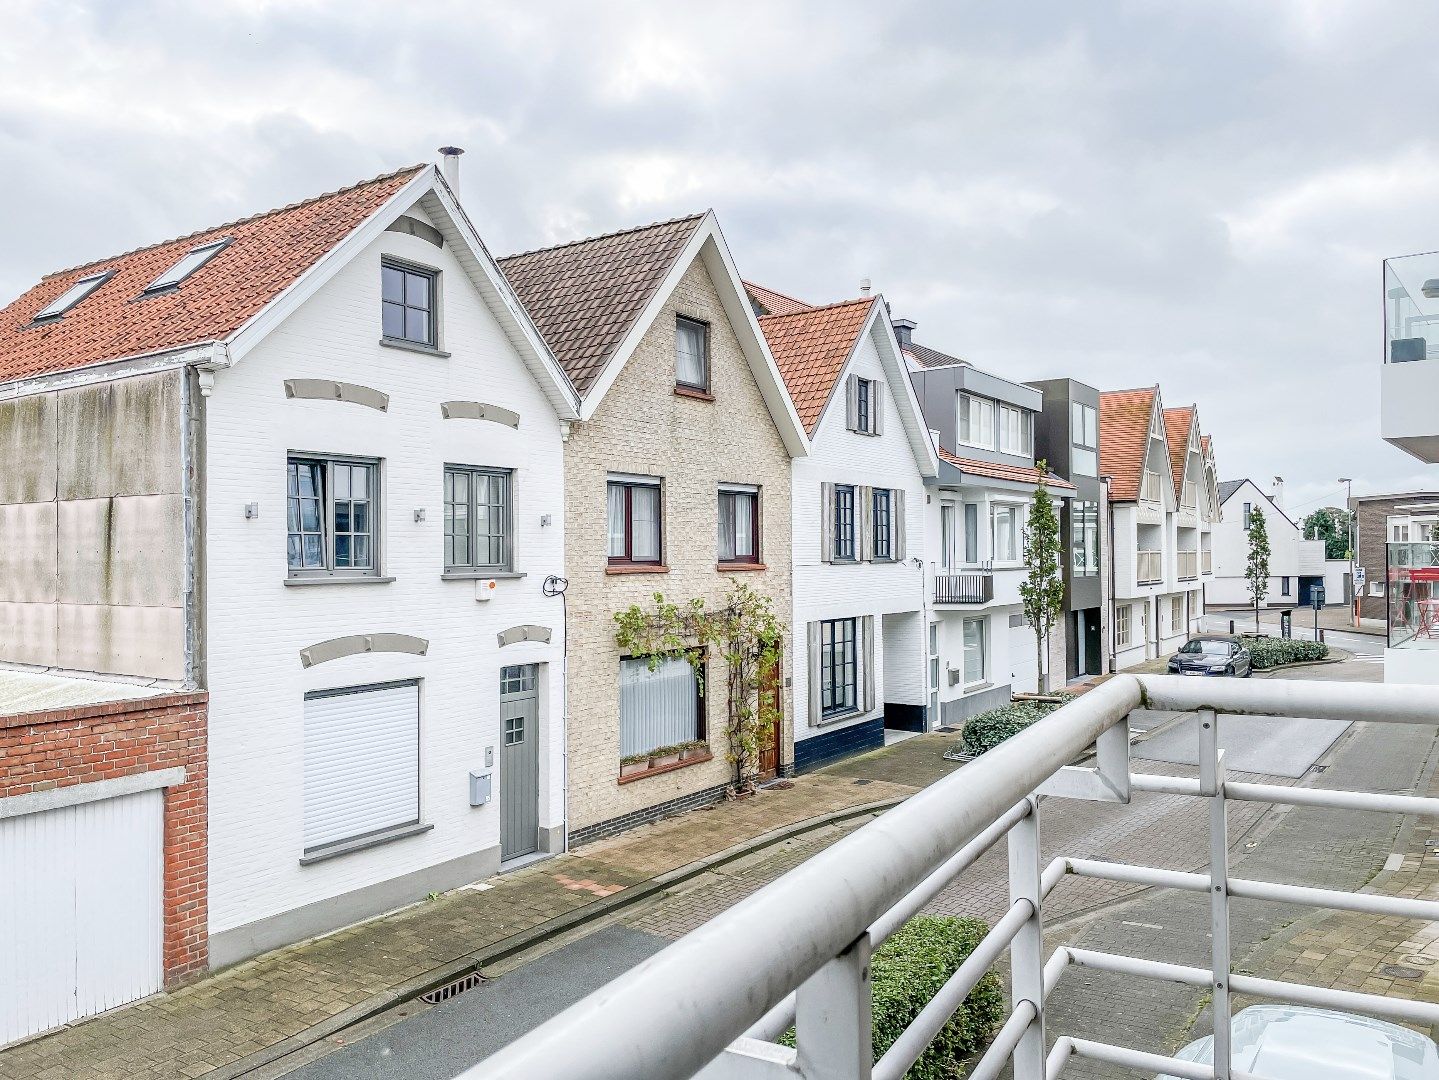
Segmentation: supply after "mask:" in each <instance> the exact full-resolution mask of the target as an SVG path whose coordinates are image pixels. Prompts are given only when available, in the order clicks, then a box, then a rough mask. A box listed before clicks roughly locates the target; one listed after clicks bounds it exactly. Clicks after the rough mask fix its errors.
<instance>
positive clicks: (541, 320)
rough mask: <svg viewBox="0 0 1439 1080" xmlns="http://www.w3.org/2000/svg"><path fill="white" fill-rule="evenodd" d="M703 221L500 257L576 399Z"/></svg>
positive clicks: (696, 217) (696, 218)
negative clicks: (574, 390)
mask: <svg viewBox="0 0 1439 1080" xmlns="http://www.w3.org/2000/svg"><path fill="white" fill-rule="evenodd" d="M704 219H705V215H704V214H691V215H689V216H688V217H682V218H674V219H673V220H671V221H661V222H657V223H655V224H653V225H642V226H640V227H638V228H634V229H625V230H623V231H621V232H612V233H605V234H604V235H602V236H591V237H588V238H586V239H583V240H575V241H572V242H570V243H568V244H560V245H559V246H558V247H551V248H541V249H538V250H535V251H526V252H521V253H520V254H517V255H507V256H505V257H504V258H502V259H500V260H499V263H500V269H502V270H503V271H504V272H505V277H507V278H509V281H510V285H511V286H512V287H513V288H514V290H515V292H516V293H517V294H518V295H519V297H520V301H521V302H522V303H523V304H524V305H525V307H526V309H528V311H529V313H530V318H531V319H532V320H533V321H534V324H535V326H536V327H538V328H539V331H540V333H541V334H542V335H543V336H544V339H545V342H546V343H547V344H548V345H549V347H550V349H551V350H552V351H553V352H554V354H555V356H556V358H558V360H559V362H560V364H561V365H562V366H563V367H564V369H565V372H566V374H568V375H569V377H570V381H571V382H573V383H574V384H575V388H576V389H577V390H579V392H580V394H581V396H584V395H587V394H588V393H589V392H590V391H591V390H592V389H593V388H594V386H595V383H596V382H597V381H598V379H599V377H600V374H601V372H603V371H604V369H605V367H606V366H607V365H608V364H609V362H610V360H611V359H612V358H613V357H614V355H615V352H616V350H617V349H618V348H619V346H620V343H621V342H622V341H623V340H624V338H625V335H626V334H627V333H628V332H629V330H630V329H631V328H632V327H633V326H634V325H635V323H636V322H637V321H638V320H639V318H640V315H641V314H642V313H643V312H644V310H645V308H646V307H647V306H648V304H649V303H650V301H651V300H652V299H653V298H654V297H655V295H656V293H657V292H658V291H659V289H660V287H661V285H662V284H663V283H664V280H665V277H666V276H667V275H668V274H669V272H670V270H671V268H672V267H673V266H674V264H675V261H676V260H677V259H678V258H679V255H680V253H681V252H682V251H684V249H685V245H686V244H688V243H689V241H690V239H691V238H692V237H693V236H694V234H695V231H696V230H697V229H698V228H699V226H700V223H701V222H702V221H704Z"/></svg>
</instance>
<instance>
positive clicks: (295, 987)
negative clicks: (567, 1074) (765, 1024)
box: [0, 736, 953, 1080]
mask: <svg viewBox="0 0 1439 1080" xmlns="http://www.w3.org/2000/svg"><path fill="white" fill-rule="evenodd" d="M944 740H945V737H943V736H923V737H921V738H918V739H911V740H908V741H907V742H905V743H901V744H900V745H898V746H896V747H894V748H893V749H892V750H891V751H880V752H878V753H877V754H875V755H870V758H871V759H879V760H881V761H883V762H884V767H885V772H886V777H888V776H891V775H893V776H895V777H896V778H906V777H907V778H911V782H910V783H908V784H906V783H900V782H894V781H893V780H891V779H889V778H883V779H871V778H868V777H861V778H856V777H855V776H854V775H853V773H852V771H851V773H850V774H847V775H836V774H830V773H824V772H821V773H816V774H811V775H808V776H804V777H800V778H798V779H797V780H795V781H794V784H793V786H792V787H790V788H787V789H772V790H769V791H763V792H760V793H759V794H757V795H755V796H753V797H751V798H749V799H745V800H743V801H740V802H727V803H721V804H719V805H717V806H714V807H711V808H708V809H705V810H696V811H692V812H690V813H688V814H683V815H680V816H678V817H673V818H669V819H667V820H665V821H661V822H658V823H656V824H653V825H647V826H643V827H641V828H639V829H636V830H634V831H632V832H629V833H626V834H624V835H623V836H619V837H614V838H612V839H608V840H603V841H599V842H596V843H594V844H589V845H586V846H585V847H582V848H580V849H578V850H577V851H575V852H573V853H571V854H569V855H561V856H557V857H555V858H553V859H548V860H545V861H543V862H540V863H536V864H535V865H533V866H529V867H526V868H524V869H522V870H517V871H515V872H513V873H510V874H506V875H504V876H501V877H498V878H495V879H492V881H490V882H488V883H486V886H487V887H486V886H482V887H481V888H479V889H475V888H467V889H460V890H457V891H455V892H452V893H448V894H445V895H443V896H441V897H439V898H437V899H435V900H433V901H428V902H424V903H419V904H416V905H414V906H411V907H409V908H405V909H404V910H402V911H399V912H396V913H394V914H391V915H387V916H383V917H381V918H378V919H374V920H371V921H369V922H365V923H362V924H360V925H358V926H353V927H350V928H349V929H346V930H342V931H339V932H338V933H335V934H331V935H329V936H327V937H324V938H319V939H316V940H314V941H309V942H304V943H301V944H299V945H293V946H290V947H288V948H285V949H280V950H277V951H275V952H272V953H267V954H265V955H264V956H260V957H257V958H255V959H253V960H249V961H247V962H245V963H243V964H238V965H236V966H235V967H232V968H228V969H226V970H225V971H222V972H219V973H218V974H215V975H212V976H210V977H208V978H206V979H204V980H203V981H201V982H198V983H195V984H192V985H190V986H187V987H184V988H182V989H180V990H177V991H175V992H173V993H164V994H158V995H156V996H154V997H151V998H148V999H146V1000H144V1001H141V1002H137V1003H135V1004H132V1005H128V1006H125V1007H123V1008H120V1009H117V1010H115V1011H114V1012H111V1013H107V1014H105V1015H103V1016H99V1017H94V1018H92V1019H90V1020H87V1021H83V1022H80V1023H77V1024H75V1025H74V1026H71V1027H67V1028H62V1029H60V1030H59V1031H56V1032H54V1033H52V1034H50V1035H47V1036H45V1037H42V1038H38V1039H34V1040H32V1041H30V1042H26V1043H22V1044H20V1045H18V1046H15V1047H12V1048H11V1049H9V1050H6V1051H3V1052H0V1077H3V1078H5V1080H21V1078H24V1080H74V1078H78V1077H85V1078H97V1080H108V1078H115V1080H120V1078H125V1080H160V1078H166V1080H168V1078H174V1077H197V1076H203V1075H205V1074H207V1073H211V1072H214V1071H215V1070H217V1069H218V1070H223V1071H222V1072H220V1074H219V1075H220V1076H221V1077H228V1076H232V1075H239V1074H240V1073H241V1072H242V1071H243V1067H242V1066H241V1065H240V1064H238V1063H240V1062H243V1061H244V1060H245V1059H246V1058H248V1057H249V1056H250V1055H253V1054H256V1053H259V1052H262V1051H266V1050H267V1049H271V1048H273V1049H274V1051H275V1052H276V1053H278V1052H279V1051H280V1050H284V1051H286V1052H288V1051H289V1050H293V1049H298V1047H299V1046H300V1045H303V1043H304V1041H306V1040H307V1035H306V1033H307V1032H310V1030H311V1029H314V1028H316V1026H317V1025H324V1026H325V1027H327V1028H328V1027H333V1026H334V1024H335V1023H336V1022H337V1018H341V1017H342V1014H345V1013H347V1011H348V1012H351V1013H352V1014H356V1013H358V1012H361V1011H363V1010H364V1008H365V1006H366V1003H373V1002H374V999H376V997H377V996H380V995H386V994H396V993H403V992H404V989H405V988H406V987H407V986H414V985H416V984H417V981H421V982H422V981H423V980H424V979H425V978H426V976H427V974H428V973H432V972H434V971H435V970H436V969H438V968H441V967H443V966H445V965H453V964H455V963H456V962H463V963H468V962H469V961H470V958H472V957H474V956H475V954H476V953H481V952H484V951H485V950H487V949H490V947H494V946H497V945H498V944H499V943H502V942H505V941H506V939H509V938H512V937H514V936H515V935H517V934H523V933H525V932H527V931H534V930H535V929H536V928H540V927H542V925H543V924H545V923H547V922H549V921H550V920H553V919H556V918H559V917H563V916H570V915H574V916H579V917H583V915H584V914H588V913H582V912H581V909H584V908H586V907H590V906H591V905H593V907H592V910H593V911H594V913H595V914H600V913H603V912H605V911H608V910H609V909H610V906H611V905H613V904H615V903H616V902H619V901H622V900H623V899H625V896H626V892H627V891H628V890H634V892H633V893H632V895H640V894H641V893H643V892H644V891H645V886H646V885H647V884H648V883H650V882H652V880H653V879H654V878H655V877H656V876H658V875H661V874H666V873H668V872H671V871H676V870H679V869H680V868H682V867H686V866H689V865H690V864H692V863H695V862H696V861H699V860H703V859H707V858H710V857H713V856H715V855H717V854H719V853H721V852H724V851H726V850H727V849H731V848H733V847H735V846H737V845H742V844H744V843H745V842H747V841H752V840H755V839H756V838H759V837H762V836H764V835H765V834H768V833H771V832H773V831H775V830H779V829H783V828H785V827H786V826H792V825H797V824H799V823H802V822H805V821H808V820H811V819H814V818H818V817H824V816H825V815H829V814H834V813H837V812H840V811H844V810H846V809H849V808H852V807H858V806H863V805H867V804H871V803H877V802H883V801H886V800H892V799H898V798H903V797H905V796H907V795H910V794H913V793H914V792H915V791H917V790H918V789H919V788H920V787H923V786H924V785H925V784H928V783H932V782H933V781H934V780H936V779H938V778H939V776H941V775H943V774H944V773H945V772H947V771H948V770H949V768H951V767H953V765H952V763H949V764H945V763H943V762H942V758H941V753H942V747H943V745H945V741H944ZM931 759H934V760H933V761H931ZM906 761H908V762H910V763H911V767H909V768H906V767H905V765H904V763H905V762H906ZM921 762H923V763H925V764H923V765H921V764H920V763H921ZM936 762H938V763H939V764H936ZM353 1018H355V1019H358V1015H354V1016H353ZM286 1040H290V1044H289V1045H285V1046H282V1045H281V1044H283V1043H285V1041H286ZM249 1064H252V1065H253V1064H258V1062H250V1063H249Z"/></svg>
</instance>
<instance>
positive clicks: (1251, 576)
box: [1244, 506, 1269, 634]
mask: <svg viewBox="0 0 1439 1080" xmlns="http://www.w3.org/2000/svg"><path fill="white" fill-rule="evenodd" d="M1248 536H1249V561H1248V562H1247V563H1246V564H1245V566H1244V580H1245V581H1247V582H1248V583H1249V595H1250V596H1252V597H1253V598H1254V632H1255V633H1256V634H1257V633H1259V605H1260V604H1261V603H1263V602H1264V594H1265V593H1267V592H1268V591H1269V529H1268V527H1267V526H1266V525H1265V524H1264V511H1262V510H1260V509H1259V507H1257V506H1256V507H1255V508H1254V509H1253V510H1251V511H1250V512H1249V532H1248Z"/></svg>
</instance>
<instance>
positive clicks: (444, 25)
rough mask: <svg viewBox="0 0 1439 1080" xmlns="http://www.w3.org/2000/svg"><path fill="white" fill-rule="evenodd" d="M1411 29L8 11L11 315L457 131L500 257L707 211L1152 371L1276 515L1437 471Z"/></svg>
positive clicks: (117, 6)
mask: <svg viewBox="0 0 1439 1080" xmlns="http://www.w3.org/2000/svg"><path fill="white" fill-rule="evenodd" d="M689 8H693V9H694V12H693V13H692V14H686V10H687V9H689ZM1436 42H1439V5H1434V4H1419V3H1414V2H1400V3H1381V2H1378V0H1362V2H1361V0H1352V2H1346V0H1312V2H1311V0H1232V2H1225V0H1204V2H1194V3H1185V2H1180V0H1155V2H1148V3H1140V2H1135V3H1102V2H1095V3H1083V4H1076V3H1074V2H1073V0H1068V2H1063V3H1030V2H1023V0H1015V2H1012V3H1004V4H998V3H992V2H974V3H939V2H934V3H927V4H922V3H893V2H891V3H889V4H884V5H877V4H873V3H861V4H847V3H836V2H833V0H825V2H817V3H781V2H776V0H770V2H767V3H758V4H749V3H743V2H739V0H726V2H724V3H708V4H693V5H687V4H680V3H654V4H645V3H622V2H617V0H607V2H606V3H604V4H594V3H574V4H564V3H553V2H545V0H540V2H533V0H532V2H529V3H524V4H513V5H507V4H501V3H455V4H442V3H433V4H427V3H423V2H415V3H411V4H407V5H397V4H395V3H393V2H387V3H378V2H371V0H346V2H344V3H334V4H330V3H321V2H308V0H283V2H280V0H208V2H207V3H205V4H193V3H182V2H179V0H176V2H173V3H154V2H129V0H106V2H103V3H101V2H97V3H82V2H69V3H64V2H59V0H50V2H45V3H41V2H28V0H8V2H7V3H6V4H5V5H4V9H3V12H0V70H3V72H4V75H3V77H0V177H3V186H4V190H5V192H6V194H7V198H6V205H7V207H8V212H7V214H6V216H5V227H4V234H3V243H0V293H3V296H4V298H5V300H6V301H8V299H10V298H11V297H13V296H15V295H17V294H18V293H20V292H21V291H22V290H24V289H26V288H28V287H29V286H30V285H32V284H33V283H34V282H35V280H37V279H38V278H39V277H40V276H41V275H42V274H43V273H45V272H47V271H50V270H54V269H58V268H61V267H64V266H68V265H71V264H74V263H78V262H82V261H85V260H89V259H92V258H97V257H101V256H105V255H109V254H113V253H115V252H118V251H122V250H125V249H127V248H130V247H134V246H137V245H141V244H145V243H150V242H153V241H157V240H161V239H165V238H169V237H171V236H175V235H180V234H184V233H187V232H190V231H193V230H195V229H198V228H202V227H205V226H208V225H213V224H218V223H220V222H222V221H225V220H228V219H230V218H234V217H239V216H243V215H245V214H248V213H251V212H254V211H256V210H259V209H264V208H268V207H270V206H274V205H279V204H283V203H286V202H290V201H294V200H296V199H299V198H303V197H305V196H308V195H311V194H315V193H318V192H320V191H325V190H330V189H333V188H335V187H339V186H343V185H345V184H348V183H353V182H354V181H356V180H359V179H362V178H365V177H368V176H372V175H375V174H378V173H381V172H386V171H389V170H391V169H393V168H396V167H398V166H400V165H403V164H407V163H410V162H414V161H422V160H429V159H431V158H432V157H433V151H434V148H435V147H437V146H439V145H441V144H443V143H455V144H457V145H460V146H463V147H464V148H465V149H466V150H467V151H468V152H467V153H466V155H465V157H464V171H463V176H462V181H461V195H462V197H463V199H464V201H465V203H466V206H467V208H468V209H469V212H470V215H471V217H472V218H473V219H474V220H475V222H476V224H477V225H478V227H479V228H480V231H481V232H482V234H483V235H484V237H485V239H486V241H487V243H488V244H489V245H490V247H491V249H492V250H493V251H495V252H496V253H497V254H500V253H508V252H511V251H516V250H520V249H524V248H530V247H536V246H542V245H545V244H548V243H552V242H556V241H561V240H566V239H571V238H573V237H576V236H581V235H585V234H588V233H592V232H600V231H606V230H610V229H615V228H623V227H626V226H629V225H634V224H639V223H643V222H647V221H652V220H658V219H663V218H668V217H673V216H676V215H679V214H683V213H687V212H690V211H692V210H695V209H702V208H705V207H713V208H714V209H715V210H716V211H717V212H718V214H719V220H720V223H721V225H722V227H723V228H724V231H725V235H726V237H727V238H728V240H729V243H730V246H731V248H732V249H733V251H734V255H735V258H736V261H737V262H738V264H739V267H740V270H741V272H742V273H743V274H744V275H746V276H747V277H750V278H752V279H754V280H758V281H760V282H763V283H765V284H767V285H770V286H772V287H774V288H777V289H780V290H781V291H785V292H789V293H793V294H795V295H797V296H799V297H801V298H802V299H805V300H809V301H811V302H825V301H830V300H837V299H843V298H847V297H851V296H854V295H856V294H857V292H858V283H859V280H860V278H861V277H869V278H871V279H873V281H874V284H875V288H876V289H878V290H879V291H882V292H883V293H884V294H885V296H886V297H887V298H888V299H889V300H890V301H891V304H892V307H893V310H894V313H895V314H896V315H897V316H906V317H909V318H912V319H915V320H916V321H917V322H918V324H919V329H918V330H917V331H916V338H917V339H918V340H920V341H921V342H923V343H925V344H928V345H930V346H932V347H935V348H938V349H942V350H944V351H947V352H952V353H956V354H958V355H960V356H963V357H965V358H966V359H969V360H972V361H973V362H974V363H976V364H979V365H980V366H982V367H985V368H988V369H990V370H992V371H995V372H996V373H998V374H1001V375H1003V376H1005V377H1008V378H1014V379H1020V380H1024V379H1034V378H1049V377H1056V376H1070V377H1074V378H1077V379H1081V380H1084V381H1086V382H1089V383H1092V384H1094V385H1096V386H1098V387H1100V388H1101V389H1122V388H1126V387H1131V386H1141V385H1151V384H1153V383H1155V382H1158V383H1159V384H1160V386H1161V389H1162V391H1163V395H1164V400H1165V402H1166V404H1168V405H1182V404H1189V403H1191V402H1193V403H1197V404H1198V406H1199V413H1200V418H1201V421H1202V423H1203V425H1204V428H1205V430H1206V431H1208V432H1210V433H1211V434H1212V435H1213V436H1214V439H1215V446H1216V451H1217V454H1218V459H1219V469H1220V475H1221V477H1223V478H1226V479H1228V478H1238V477H1243V476H1248V477H1251V478H1253V479H1255V480H1256V481H1258V482H1260V483H1261V485H1264V486H1267V484H1268V481H1269V478H1270V477H1272V476H1274V475H1275V474H1279V475H1282V476H1284V477H1285V479H1286V481H1287V482H1288V483H1287V501H1288V504H1289V508H1290V509H1291V510H1292V511H1296V512H1297V513H1298V514H1303V513H1304V512H1306V511H1307V510H1309V509H1312V508H1313V507H1314V506H1318V505H1321V504H1324V503H1327V502H1334V501H1336V500H1337V499H1338V497H1339V496H1338V492H1339V485H1338V484H1336V483H1335V482H1334V478H1336V477H1338V476H1342V475H1347V476H1352V477H1354V478H1355V480H1356V484H1355V490H1356V492H1361V491H1378V490H1389V489H1395V488H1407V487H1412V486H1421V485H1424V486H1434V485H1435V484H1436V483H1439V475H1436V471H1435V470H1433V469H1431V468H1429V467H1426V466H1423V465H1420V464H1419V463H1418V462H1415V461H1413V460H1412V459H1410V458H1408V457H1407V456H1406V455H1404V454H1402V453H1400V452H1399V451H1397V450H1394V449H1391V448H1390V447H1388V446H1387V445H1386V444H1385V443H1383V442H1382V441H1380V439H1379V435H1378V390H1379V368H1380V363H1381V359H1382V351H1381V346H1382V307H1381V281H1380V262H1381V259H1382V258H1383V257H1385V256H1387V255H1396V254H1403V253H1407V252H1411V251H1420V250H1430V249H1434V248H1439V136H1436V133H1435V132H1436V128H1435V125H1434V122H1433V115H1432V114H1433V100H1434V99H1433V96H1432V95H1433V93H1434V91H1435V88H1436V78H1435V76H1436V73H1439V48H1436ZM1436 416H1439V403H1436Z"/></svg>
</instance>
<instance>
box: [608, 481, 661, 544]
mask: <svg viewBox="0 0 1439 1080" xmlns="http://www.w3.org/2000/svg"><path fill="white" fill-rule="evenodd" d="M607 501H608V516H609V538H610V544H609V561H610V562H611V563H617V564H624V563H641V564H643V563H652V564H657V563H659V561H660V552H661V550H662V547H661V543H662V539H663V529H662V528H661V521H660V483H659V481H658V480H650V479H647V478H645V479H625V480H614V479H612V480H610V481H609V484H608V491H607Z"/></svg>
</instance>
